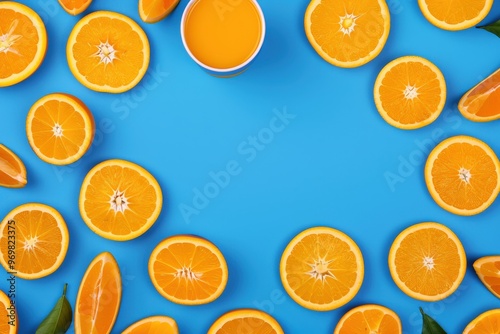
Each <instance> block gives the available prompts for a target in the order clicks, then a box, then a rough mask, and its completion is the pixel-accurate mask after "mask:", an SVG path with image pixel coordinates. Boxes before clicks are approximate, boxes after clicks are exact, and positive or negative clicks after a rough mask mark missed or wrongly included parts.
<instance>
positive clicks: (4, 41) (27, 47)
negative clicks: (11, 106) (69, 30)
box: [0, 1, 47, 87]
mask: <svg viewBox="0 0 500 334" xmlns="http://www.w3.org/2000/svg"><path fill="white" fill-rule="evenodd" d="M0 17H1V18H2V19H1V20H0V87H6V86H12V85H15V84H17V83H19V82H21V81H23V80H24V79H26V78H28V77H29V76H30V75H32V74H33V73H34V72H35V71H36V70H37V69H38V68H39V67H40V65H41V64H42V61H43V58H44V57H45V52H46V51H47V31H46V30H45V25H44V24H43V21H42V19H41V18H40V16H38V14H37V13H35V12H34V11H33V10H32V9H31V8H29V7H28V6H25V5H23V4H20V3H18V2H14V1H0Z"/></svg>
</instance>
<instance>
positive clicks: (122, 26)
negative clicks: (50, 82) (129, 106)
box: [66, 11, 149, 93]
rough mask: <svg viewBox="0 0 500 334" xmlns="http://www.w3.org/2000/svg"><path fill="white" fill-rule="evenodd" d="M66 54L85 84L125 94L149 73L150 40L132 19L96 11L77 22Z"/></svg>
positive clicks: (72, 67)
mask: <svg viewBox="0 0 500 334" xmlns="http://www.w3.org/2000/svg"><path fill="white" fill-rule="evenodd" d="M66 54H67V58H68V64H69V68H70V70H71V72H72V73H73V75H74V76H75V78H76V79H77V80H78V81H80V83H81V84H82V85H84V86H85V87H87V88H90V89H92V90H95V91H98V92H108V93H123V92H125V91H128V90H130V89H132V88H133V87H135V85H137V84H138V83H139V81H141V79H142V77H143V76H144V74H146V71H147V69H148V65H149V41H148V37H147V36H146V33H145V32H144V30H142V28H141V27H140V26H139V25H138V24H137V23H136V22H135V21H133V20H132V19H131V18H129V17H127V16H125V15H122V14H119V13H114V12H109V11H97V12H93V13H91V14H89V15H87V16H85V17H84V18H82V19H81V20H80V21H79V22H78V23H77V24H76V25H75V27H74V28H73V30H72V31H71V34H70V36H69V39H68V44H67V47H66Z"/></svg>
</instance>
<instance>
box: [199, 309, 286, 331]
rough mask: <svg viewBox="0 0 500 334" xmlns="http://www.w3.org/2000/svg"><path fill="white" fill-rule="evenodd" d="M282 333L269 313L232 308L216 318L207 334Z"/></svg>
mask: <svg viewBox="0 0 500 334" xmlns="http://www.w3.org/2000/svg"><path fill="white" fill-rule="evenodd" d="M226 333H252V334H283V333H284V332H283V329H281V326H280V324H279V323H278V322H277V321H276V320H275V319H274V318H273V317H271V316H270V315H269V314H267V313H265V312H262V311H259V310H253V309H240V310H233V311H230V312H228V313H226V314H224V315H222V316H221V317H220V318H219V319H217V320H216V321H215V322H214V323H213V325H212V326H211V327H210V329H209V330H208V333H207V334H226Z"/></svg>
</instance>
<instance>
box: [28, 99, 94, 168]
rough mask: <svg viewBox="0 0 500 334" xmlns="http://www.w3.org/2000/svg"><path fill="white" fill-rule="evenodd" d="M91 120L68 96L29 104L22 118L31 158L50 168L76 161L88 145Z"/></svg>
mask: <svg viewBox="0 0 500 334" xmlns="http://www.w3.org/2000/svg"><path fill="white" fill-rule="evenodd" d="M94 133H95V124H94V117H93V116H92V113H91V112H90V110H89V109H88V108H87V106H86V105H85V104H84V103H83V102H82V101H80V100H79V99H78V98H76V97H75V96H72V95H69V94H61V93H55V94H49V95H46V96H44V97H42V98H41V99H39V100H38V101H36V102H35V104H33V106H32V107H31V109H30V111H29V113H28V117H27V118H26V134H27V136H28V142H29V143H30V146H31V148H32V149H33V151H34V152H35V154H36V155H37V156H38V157H39V158H40V159H42V160H43V161H45V162H48V163H51V164H54V165H68V164H70V163H73V162H75V161H77V160H78V159H80V158H81V157H82V156H83V155H84V154H85V153H86V152H87V150H88V149H89V147H90V145H91V144H92V140H93V138H94Z"/></svg>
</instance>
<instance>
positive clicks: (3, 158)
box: [0, 144, 28, 188]
mask: <svg viewBox="0 0 500 334" xmlns="http://www.w3.org/2000/svg"><path fill="white" fill-rule="evenodd" d="M26 183H28V181H27V179H26V167H24V164H23V162H22V161H21V159H19V157H18V156H17V155H16V154H15V153H14V152H12V151H11V150H9V149H8V148H7V147H6V146H5V145H2V144H0V186H2V187H8V188H22V187H24V186H25V185H26Z"/></svg>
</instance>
